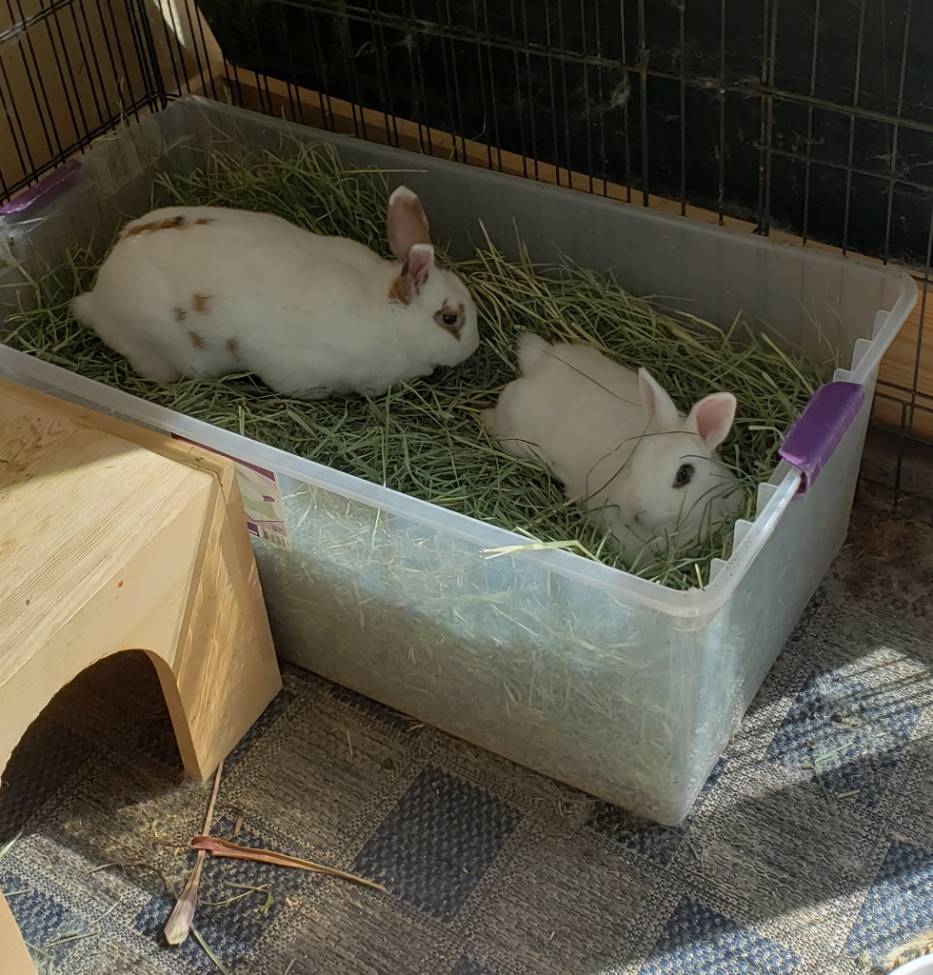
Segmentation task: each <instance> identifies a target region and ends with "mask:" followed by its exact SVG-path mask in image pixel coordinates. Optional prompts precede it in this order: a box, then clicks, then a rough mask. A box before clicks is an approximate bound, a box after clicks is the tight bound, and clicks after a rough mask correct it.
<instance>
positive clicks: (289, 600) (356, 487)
mask: <svg viewBox="0 0 933 975" xmlns="http://www.w3.org/2000/svg"><path fill="white" fill-rule="evenodd" d="M285 133H287V134H288V136H289V137H295V136H297V137H298V138H301V139H305V140H308V141H311V142H326V143H330V144H333V145H335V146H336V147H337V148H338V151H339V152H340V154H341V156H342V158H343V159H344V161H345V163H346V164H347V165H348V166H378V167H382V168H387V169H404V170H414V171H415V172H406V174H405V176H404V180H405V182H406V183H408V184H409V185H411V186H412V187H413V188H414V189H415V190H416V191H417V192H418V193H420V194H421V195H422V197H423V199H424V200H425V204H426V207H427V210H428V213H429V214H430V216H431V222H432V229H433V231H434V234H435V237H436V239H439V240H445V241H446V240H449V241H451V243H452V249H453V251H454V252H455V253H456V252H458V251H459V252H465V251H467V249H469V248H471V246H472V244H471V242H472V241H475V240H478V239H479V237H480V229H479V220H482V221H483V223H484V224H485V226H486V228H487V229H488V231H489V233H490V235H491V237H492V239H493V240H494V241H496V243H497V244H498V245H499V246H500V247H502V248H503V250H504V251H505V252H506V253H507V254H508V253H509V249H510V248H513V249H514V245H515V241H516V233H515V228H516V225H517V227H518V230H519V232H520V234H521V236H522V238H523V239H524V240H525V242H526V243H527V244H528V246H529V249H530V251H531V256H532V257H533V258H534V259H536V260H542V261H548V260H553V259H555V258H556V257H557V256H558V255H559V254H560V253H563V254H566V255H569V256H570V257H571V258H573V259H574V260H576V261H577V262H579V263H580V264H583V265H586V266H588V267H592V268H596V269H600V270H608V269H612V270H613V271H614V272H615V273H616V275H617V277H618V279H619V280H620V282H621V283H622V284H623V285H625V286H626V287H627V288H629V289H630V290H631V291H634V292H636V293H639V294H663V295H677V296H679V297H680V298H681V299H683V301H684V302H685V307H688V308H689V310H690V311H692V312H694V313H696V314H697V315H700V316H702V317H703V318H706V319H709V320H711V321H714V322H719V323H728V322H730V321H731V320H732V319H733V318H734V317H735V315H736V314H737V313H738V312H740V311H741V312H743V313H744V314H745V316H746V317H747V318H748V320H749V321H750V322H751V323H752V325H753V326H755V327H764V326H765V325H767V327H768V328H769V329H771V330H772V332H774V333H778V334H780V335H781V336H783V337H784V338H786V339H787V340H788V341H790V342H792V343H795V344H798V345H801V346H803V347H804V348H805V349H809V350H810V351H812V352H813V353H814V354H818V355H824V354H825V352H826V342H827V341H828V342H829V344H830V345H831V346H833V347H834V348H835V351H836V353H837V354H838V361H839V362H840V363H843V364H846V366H847V368H845V369H841V370H839V371H838V372H837V374H836V376H835V377H834V378H835V380H836V381H837V383H834V384H832V385H829V386H827V387H824V388H823V390H822V391H821V392H820V394H818V399H819V402H817V403H815V404H811V405H812V409H811V408H809V407H808V409H807V411H805V414H804V419H802V420H801V421H800V422H799V423H798V427H797V429H796V430H795V434H794V436H793V437H791V438H790V440H789V442H788V445H787V450H786V451H785V456H788V457H789V458H790V460H792V461H794V462H795V463H796V464H798V465H799V466H794V465H793V464H791V463H789V462H788V461H786V460H784V461H781V463H780V464H779V465H778V466H777V467H776V469H775V471H774V473H773V475H772V477H771V479H770V480H769V482H768V483H766V484H763V485H762V486H761V488H760V490H759V494H758V505H757V514H756V517H755V519H754V521H752V522H750V523H746V522H740V523H739V524H738V525H737V527H736V531H735V546H734V554H733V555H732V557H731V558H730V559H729V561H728V562H720V563H716V564H714V566H713V572H712V578H711V581H710V583H709V585H708V586H707V587H706V588H705V589H703V590H691V591H687V592H680V591H674V590H670V589H666V588H664V587H662V586H659V585H657V584H654V583H650V582H646V581H644V580H641V579H639V578H636V577H634V576H631V575H629V574H627V573H624V572H620V571H617V570H614V569H610V568H607V567H605V566H602V565H599V564H596V563H593V562H590V561H587V560H585V559H583V558H580V557H578V556H575V555H573V554H571V553H569V552H563V551H549V552H523V553H519V554H514V555H507V556H502V557H499V558H495V559H490V558H489V557H488V550H490V549H498V548H502V547H504V546H508V545H512V544H520V543H521V542H522V541H523V540H522V539H520V538H519V537H518V536H515V535H512V534H511V533H509V532H506V531H502V530H500V529H498V528H494V527H491V526H489V525H486V524H483V523H481V522H478V521H475V520H473V519H470V518H467V517H464V516H461V515H457V514H454V513H452V512H450V511H446V510H444V509H441V508H439V507H435V506H433V505H431V504H427V503H425V502H422V501H418V500H415V499H413V498H410V497H407V496H405V495H401V494H398V493H396V492H393V491H391V490H388V489H386V488H383V487H380V486H377V485H375V484H371V483H368V482H366V481H363V480H360V479H358V478H355V477H352V476H348V475H345V474H342V473H340V472H338V471H334V470H331V469H329V468H326V467H323V466H321V465H318V464H315V463H311V462H309V461H306V460H304V459H302V458H301V457H297V456H294V455H291V454H288V453H285V452H282V451H280V450H276V449H273V448H270V447H268V446H265V445H263V444H260V443H257V442H255V441H252V440H249V439H246V438H244V437H241V436H238V435H236V434H233V433H229V432H225V431H223V430H220V429H218V428H217V427H214V426H211V425H209V424H206V423H204V422H201V421H198V420H194V419H191V418H188V417H185V416H182V415H180V414H178V413H174V412H172V411H170V410H167V409H164V408H161V407H157V406H154V405H152V404H149V403H147V402H144V401H142V400H140V399H138V398H136V397H133V396H130V395H128V394H126V393H123V392H120V391H119V390H116V389H112V388H109V387H107V386H103V385H100V384H98V383H95V382H92V381H89V380H86V379H84V378H82V377H80V376H78V375H75V374H73V373H71V372H68V371H66V370H63V369H60V368H57V367H55V366H52V365H49V364H47V363H44V362H41V361H39V360H37V359H34V358H32V357H30V356H27V355H24V354H22V353H19V352H16V351H13V350H12V349H9V348H8V347H6V346H0V373H2V374H3V375H4V376H6V377H9V378H12V379H14V380H17V381H19V382H22V383H25V384H28V385H30V386H33V387H37V388H40V389H44V390H47V391H50V392H52V393H55V394H58V395H61V396H64V397H67V398H68V399H71V400H74V401H78V402H81V403H84V404H87V405H88V406H91V407H93V408H96V409H102V410H105V411H108V412H111V413H114V414H117V415H119V416H122V417H126V418H128V419H131V420H135V421H137V422H140V423H143V424H145V425H148V426H150V427H153V428H156V429H159V430H163V431H169V432H171V433H173V434H176V435H179V436H182V437H185V438H188V439H190V440H193V441H196V442H197V443H199V444H202V445H204V446H205V447H208V448H211V449H214V450H218V451H221V452H224V453H226V454H228V455H230V456H232V457H234V458H236V459H238V460H239V461H241V462H243V464H242V466H241V485H242V487H243V492H244V496H245V498H246V500H247V506H248V509H249V512H250V517H251V518H252V520H253V524H252V526H251V527H252V529H253V531H254V533H255V534H256V536H257V537H256V539H255V547H256V554H257V557H258V561H259V566H260V572H261V576H262V585H263V589H264V591H265V595H266V600H267V603H268V606H269V611H270V616H271V618H272V622H273V626H274V631H275V636H276V642H277V647H278V650H279V653H280V654H281V655H282V656H283V657H284V658H285V659H287V660H290V661H293V662H294V663H297V664H300V665H301V666H303V667H306V668H308V669H309V670H312V671H314V672H316V673H318V674H321V675H323V676H324V677H327V678H330V679H331V680H334V681H337V682H339V683H340V684H343V685H346V686H348V687H351V688H353V689H354V690H357V691H360V692H362V693H363V694H366V695H369V696H371V697H373V698H376V699H378V700H380V701H382V702H384V703H386V704H388V705H390V706H392V707H394V708H397V709H399V710H400V711H403V712H406V713H407V714H410V715H413V716H415V717H417V718H418V719H419V720H421V721H424V722H427V723H429V724H432V725H435V726H437V727H439V728H442V729H444V730H445V731H448V732H450V733H452V734H454V735H459V736H461V737H463V738H465V739H468V740H470V741H472V742H475V743H476V744H478V745H482V746H484V747H486V748H488V749H490V750H492V751H494V752H497V753H499V754H501V755H503V756H506V757H507V758H510V759H512V760H514V761H516V762H518V763H521V764H523V765H526V766H529V767H531V768H533V769H537V770H538V771H540V772H543V773H545V774H547V775H549V776H552V777H554V778H556V779H559V780H562V781H564V782H567V783H570V784H572V785H574V786H577V787H579V788H580V789H583V790H585V791H587V792H589V793H592V794H593V795H595V796H599V797H601V798H603V799H606V800H608V801H610V802H613V803H616V804H618V805H620V806H623V807H626V808H628V809H630V810H632V811H634V812H636V813H638V814H641V815H644V816H646V817H648V818H651V819H654V820H657V821H659V822H662V823H669V824H673V823H677V822H679V821H680V820H681V819H682V818H683V817H684V816H685V815H686V814H687V812H688V811H689V809H690V807H691V805H692V803H693V801H694V799H695V798H696V796H697V794H698V792H699V790H700V788H701V787H702V785H703V782H704V780H705V779H706V777H707V775H708V774H709V772H710V770H711V768H712V767H713V765H714V763H715V762H716V761H717V759H718V757H719V756H720V754H721V753H722V750H723V749H724V747H725V745H726V743H727V742H728V740H729V737H730V735H731V734H732V732H733V731H734V729H735V727H736V724H737V723H738V721H739V720H740V718H741V716H742V714H743V712H744V711H745V709H746V707H747V706H748V704H749V703H750V701H751V699H752V697H753V696H754V694H755V693H756V691H757V690H758V688H759V686H760V684H761V682H762V680H763V679H764V676H765V674H766V673H767V671H768V669H769V668H770V667H771V665H772V663H773V661H774V659H775V657H776V656H777V654H778V652H779V651H780V649H781V646H782V644H783V643H784V641H785V639H786V638H787V636H788V634H789V633H790V631H791V629H792V627H793V626H794V624H795V622H796V620H797V618H798V616H799V614H800V612H801V611H802V609H803V607H804V605H805V604H806V602H807V600H808V599H809V597H810V595H811V594H812V593H813V591H814V590H815V588H816V586H817V585H818V583H819V581H820V579H821V577H822V576H823V574H824V573H825V572H826V570H827V567H828V565H829V563H830V561H831V559H832V558H833V557H834V555H835V554H836V552H837V550H838V549H839V546H840V544H841V543H842V540H843V538H844V536H845V532H846V526H847V523H848V518H849V512H850V507H851V503H852V497H853V493H854V489H855V485H856V479H857V476H858V470H859V463H860V459H861V452H862V444H863V440H864V436H865V430H866V426H867V423H868V418H869V411H870V404H871V397H872V393H873V389H874V384H875V378H876V375H877V371H878V364H879V362H880V360H881V357H882V355H883V353H884V351H885V349H886V348H887V347H888V345H889V344H890V342H891V340H892V338H893V337H894V336H895V335H896V334H897V331H898V329H899V328H900V327H901V325H902V324H903V323H904V320H905V319H906V317H907V315H908V313H909V312H910V310H911V308H912V306H913V304H914V302H915V300H916V287H915V285H914V283H913V281H912V279H911V278H910V277H908V276H907V275H905V274H903V273H901V272H898V271H894V270H891V269H885V268H881V267H876V266H870V265H867V264H861V263H858V262H856V261H854V260H841V259H836V258H833V257H829V256H826V255H824V254H822V253H819V252H817V251H814V250H809V249H806V250H804V249H799V248H794V247H787V246H780V245H776V244H772V243H770V242H768V241H766V240H763V239H761V238H758V237H755V236H753V235H750V234H737V233H734V232H729V231H726V230H723V229H720V228H717V227H710V226H706V225H702V224H699V223H697V222H694V221H690V220H685V219H682V218H677V217H669V216H666V215H660V214H657V213H655V212H651V211H648V210H645V209H642V208H640V207H636V206H624V205H620V204H618V203H614V202H610V201H607V200H603V199H600V198H598V197H594V196H588V195H586V194H582V193H577V192H571V191H568V190H565V189H558V188H554V187H549V186H542V185H539V184H535V183H533V182H531V181H528V180H522V179H519V178H513V177H508V176H502V175H499V174H495V173H492V172H487V171H485V170H481V169H477V168H468V167H466V166H463V165H461V164H457V163H448V162H445V161H442V160H437V159H434V158H430V157H426V156H418V155H415V154H410V153H405V152H402V151H399V150H394V149H388V148H385V147H382V146H378V145H374V144H370V143H366V142H362V141H358V140H354V139H348V138H343V137H338V136H333V135H329V134H327V133H324V132H319V131H316V130H311V129H307V128H304V127H301V126H295V125H291V124H288V123H284V122H278V121H274V120H270V119H268V118H264V117H262V116H258V115H254V114H252V113H249V112H244V111H241V110H238V109H235V108H231V107H229V106H225V105H221V104H217V103H213V102H208V101H205V100H202V99H198V98H186V99H183V100H180V101H177V102H175V103H173V104H172V105H171V106H170V107H169V108H168V109H166V110H165V111H164V112H162V113H160V114H158V115H155V116H152V117H150V118H147V119H145V120H143V121H142V122H141V123H139V124H134V125H132V126H128V127H126V128H124V129H122V130H121V131H119V132H118V133H116V134H115V135H113V136H110V137H108V138H106V139H105V140H102V141H101V142H100V143H98V145H97V146H95V148H94V149H93V150H92V151H91V152H90V153H89V154H88V155H86V156H85V157H84V158H83V159H81V160H80V162H73V163H70V164H69V165H67V166H66V167H64V168H63V169H61V170H59V171H58V172H56V173H55V174H53V175H52V176H51V177H49V178H48V179H47V180H45V181H44V182H43V183H42V184H40V185H39V186H38V187H37V188H36V189H35V190H34V191H32V192H31V193H29V194H27V195H26V196H24V197H20V198H19V199H18V200H16V201H14V203H13V204H11V205H9V206H8V207H7V208H6V209H5V210H3V211H0V267H3V263H4V261H3V259H4V257H5V258H6V264H7V266H6V268H5V269H4V270H0V284H3V285H9V284H11V283H16V282H22V280H23V279H22V278H21V277H20V272H19V270H17V268H16V267H15V265H16V263H18V262H19V263H20V264H21V266H23V267H25V268H26V269H27V271H29V272H39V271H40V270H41V269H42V268H43V267H44V266H47V265H49V264H55V263H58V262H60V261H61V260H62V259H63V256H64V254H65V251H66V250H67V249H68V248H69V247H70V246H72V245H74V244H76V243H81V244H86V243H87V242H88V241H89V240H91V239H92V238H93V239H94V240H95V241H97V242H98V243H100V244H101V245H103V243H105V242H106V241H108V240H109V239H110V238H111V235H112V233H113V231H114V230H115V229H116V227H117V225H118V224H119V223H120V222H121V221H122V220H123V219H124V218H125V217H127V216H129V215H138V214H140V213H143V212H145V211H146V210H147V209H148V205H149V199H150V188H151V183H152V174H153V172H154V171H155V170H156V169H157V168H165V169H168V170H172V171H175V172H186V171H189V170H190V169H191V168H192V167H193V166H195V165H196V164H198V163H199V162H203V161H204V157H205V153H207V152H209V151H210V149H211V146H212V145H215V144H216V143H217V142H218V141H222V142H223V143H224V146H225V148H227V149H229V148H230V144H231V143H233V144H236V145H240V146H243V147H244V148H254V147H259V146H262V147H268V148H274V147H276V146H277V145H279V144H280V140H281V139H282V137H283V134H285ZM512 256H515V255H514V253H513V255H512ZM29 294H30V292H29V288H28V287H25V288H23V289H22V290H21V291H20V294H19V296H18V297H17V296H16V295H15V293H14V289H10V288H4V289H2V290H0V308H2V307H3V305H4V304H6V306H7V308H9V307H10V303H15V302H16V301H17V300H21V301H28V300H29ZM815 323H819V329H817V326H816V324H815ZM818 333H821V334H818ZM804 489H805V490H804Z"/></svg>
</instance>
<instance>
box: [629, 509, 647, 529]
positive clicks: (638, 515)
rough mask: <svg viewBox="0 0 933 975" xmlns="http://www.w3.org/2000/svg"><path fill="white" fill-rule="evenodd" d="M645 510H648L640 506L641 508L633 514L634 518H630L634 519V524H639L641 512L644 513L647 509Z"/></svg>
mask: <svg viewBox="0 0 933 975" xmlns="http://www.w3.org/2000/svg"><path fill="white" fill-rule="evenodd" d="M647 510H648V509H647V508H642V509H641V511H638V512H636V514H635V517H634V518H633V519H632V521H634V522H635V524H636V525H637V524H639V523H640V522H641V516H642V515H643V514H644V513H645V512H646V511H647Z"/></svg>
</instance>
